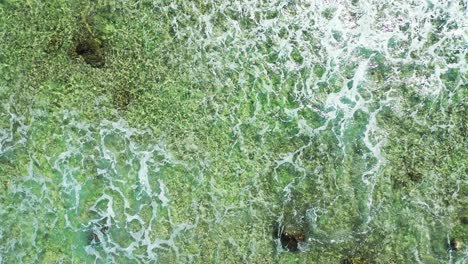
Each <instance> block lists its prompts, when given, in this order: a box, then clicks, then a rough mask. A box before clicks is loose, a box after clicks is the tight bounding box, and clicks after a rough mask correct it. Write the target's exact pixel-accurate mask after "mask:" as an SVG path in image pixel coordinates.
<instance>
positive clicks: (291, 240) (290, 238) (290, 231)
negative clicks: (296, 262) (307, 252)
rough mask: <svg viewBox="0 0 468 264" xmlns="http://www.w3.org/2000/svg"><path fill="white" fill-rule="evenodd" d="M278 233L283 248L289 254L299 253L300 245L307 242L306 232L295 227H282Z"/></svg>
mask: <svg viewBox="0 0 468 264" xmlns="http://www.w3.org/2000/svg"><path fill="white" fill-rule="evenodd" d="M276 233H277V239H279V241H280V243H281V247H282V248H283V249H284V250H287V251H289V252H299V251H300V250H299V244H300V243H301V242H304V241H305V234H304V232H303V231H301V230H298V229H295V228H293V227H287V228H286V227H285V226H280V227H279V228H278V230H277V232H276Z"/></svg>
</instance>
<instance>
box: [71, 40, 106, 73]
mask: <svg viewBox="0 0 468 264" xmlns="http://www.w3.org/2000/svg"><path fill="white" fill-rule="evenodd" d="M75 53H76V54H77V55H78V56H81V57H82V58H83V60H84V61H85V62H86V63H87V64H89V65H90V66H92V67H95V68H102V67H104V65H105V63H106V58H105V52H104V45H103V44H102V43H101V41H99V40H98V39H95V38H92V37H83V38H80V39H78V41H77V42H76V46H75Z"/></svg>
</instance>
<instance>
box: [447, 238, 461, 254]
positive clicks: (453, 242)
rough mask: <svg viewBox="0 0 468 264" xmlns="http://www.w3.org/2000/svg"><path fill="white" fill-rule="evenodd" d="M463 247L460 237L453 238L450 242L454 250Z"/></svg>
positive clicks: (450, 247)
mask: <svg viewBox="0 0 468 264" xmlns="http://www.w3.org/2000/svg"><path fill="white" fill-rule="evenodd" d="M462 248H463V242H462V241H461V240H459V239H452V240H450V243H449V249H450V250H453V251H458V250H461V249H462Z"/></svg>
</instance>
